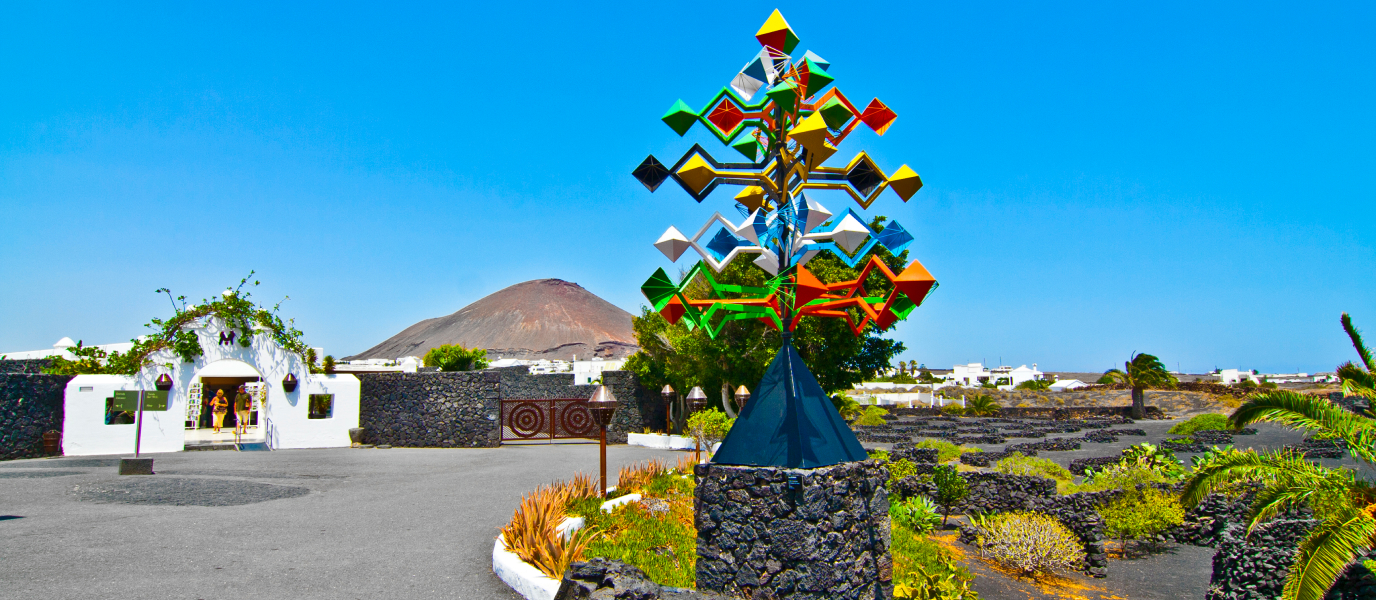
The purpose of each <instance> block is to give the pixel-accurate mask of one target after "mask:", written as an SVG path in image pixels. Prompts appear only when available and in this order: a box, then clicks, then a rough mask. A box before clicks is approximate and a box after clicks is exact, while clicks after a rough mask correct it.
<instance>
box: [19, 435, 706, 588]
mask: <svg viewBox="0 0 1376 600" xmlns="http://www.w3.org/2000/svg"><path fill="white" fill-rule="evenodd" d="M151 456H155V457H156V462H155V463H154V470H155V471H156V472H157V473H158V474H157V475H154V476H151V477H120V476H119V475H117V474H116V468H117V465H118V463H119V461H118V458H57V459H37V460H24V461H12V462H0V478H4V482H3V483H0V598H3V599H8V598H24V599H44V598H62V599H85V598H90V599H101V600H121V599H140V600H142V599H148V598H176V599H182V598H187V599H205V600H213V599H221V598H226V599H227V598H245V597H252V598H264V599H270V598H284V599H305V598H328V599H331V600H336V599H351V598H360V599H361V598H369V599H372V598H422V599H423V598H461V599H469V598H472V599H479V598H481V599H484V600H486V599H516V598H519V596H517V595H516V594H514V593H513V592H512V591H511V590H510V588H508V587H506V585H505V584H503V583H502V582H501V580H499V579H497V577H496V576H495V575H493V574H492V569H491V566H492V540H493V538H494V537H495V536H496V534H497V528H498V527H500V526H501V525H502V524H504V523H505V522H506V521H507V520H508V519H510V518H511V512H512V510H514V509H515V507H516V504H517V502H518V501H519V500H520V497H521V495H522V494H523V493H525V492H527V491H529V490H530V489H532V488H534V487H536V486H538V485H541V484H545V483H549V482H550V481H552V480H555V479H564V478H567V477H569V476H570V475H572V474H573V473H574V472H576V471H579V470H583V471H585V472H592V471H595V470H596V468H597V446H596V445H590V444H557V445H523V446H507V447H503V448H492V449H454V450H438V449H402V448H395V449H389V450H376V449H367V450H364V449H331V450H285V451H276V452H244V453H239V452H185V453H170V454H157V455H151ZM679 456H682V453H674V452H668V451H660V450H651V449H648V448H640V447H633V446H611V447H609V448H607V461H608V471H609V476H610V477H612V478H614V477H615V473H616V470H617V469H619V468H620V467H621V466H623V465H627V464H630V463H634V462H638V461H641V460H645V459H648V458H654V457H661V458H665V459H667V460H670V461H673V462H677V460H678V458H679Z"/></svg>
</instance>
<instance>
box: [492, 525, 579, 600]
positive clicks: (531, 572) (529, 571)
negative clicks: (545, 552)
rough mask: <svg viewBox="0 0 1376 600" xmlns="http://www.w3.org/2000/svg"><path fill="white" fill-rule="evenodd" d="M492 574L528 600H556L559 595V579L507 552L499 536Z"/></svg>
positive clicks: (493, 547) (493, 548)
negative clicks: (552, 577) (555, 597)
mask: <svg viewBox="0 0 1376 600" xmlns="http://www.w3.org/2000/svg"><path fill="white" fill-rule="evenodd" d="M561 526H562V525H561ZM492 572H493V573H495V574H496V575H497V577H498V578H499V579H501V580H502V582H503V583H505V584H507V585H509V586H511V589H513V590H516V593H518V594H520V595H522V596H524V597H525V598H526V600H554V595H555V594H558V593H559V581H558V580H557V579H551V578H549V577H546V576H545V574H544V573H541V572H540V570H539V569H537V568H535V567H533V566H531V565H530V564H529V563H527V562H526V561H523V560H521V557H519V556H517V555H516V553H515V552H511V551H509V550H507V549H506V544H505V543H503V542H502V537H501V536H497V540H496V543H495V544H493V546H492Z"/></svg>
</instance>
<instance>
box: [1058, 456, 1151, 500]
mask: <svg viewBox="0 0 1376 600" xmlns="http://www.w3.org/2000/svg"><path fill="white" fill-rule="evenodd" d="M1170 481H1171V480H1170V479H1168V478H1166V477H1165V476H1164V475H1162V474H1161V473H1160V472H1158V471H1156V470H1155V469H1151V468H1149V467H1146V466H1143V465H1141V464H1137V463H1129V464H1117V465H1109V466H1107V467H1104V468H1103V469H1099V470H1091V471H1087V472H1086V473H1085V479H1084V483H1081V484H1080V485H1069V486H1066V490H1065V491H1066V492H1067V493H1077V492H1102V491H1106V490H1124V491H1126V490H1136V489H1137V486H1140V485H1151V484H1158V483H1169V482H1170Z"/></svg>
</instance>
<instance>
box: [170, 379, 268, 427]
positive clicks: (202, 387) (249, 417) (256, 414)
mask: <svg viewBox="0 0 1376 600" xmlns="http://www.w3.org/2000/svg"><path fill="white" fill-rule="evenodd" d="M241 390H242V391H243V393H245V394H247V397H248V398H247V401H246V402H244V403H243V406H242V407H241V406H239V404H240V403H239V394H240V391H241ZM189 392H190V393H189V394H188V395H189V396H190V397H189V398H188V401H189V403H194V404H193V405H192V406H189V407H188V410H187V418H186V428H187V432H186V441H187V443H188V444H207V443H209V444H217V443H233V442H235V441H236V440H237V441H239V442H255V441H263V440H265V439H267V431H266V429H267V428H266V427H265V426H264V424H263V423H262V420H263V417H262V416H260V415H266V412H264V410H263V409H264V407H263V401H264V400H265V399H266V397H267V386H266V384H265V383H264V382H263V378H262V376H260V375H259V374H258V370H257V369H255V368H254V367H253V366H252V365H250V364H248V363H245V362H241V361H237V360H221V361H216V362H214V363H211V364H209V365H206V367H205V368H204V369H201V371H200V372H198V373H197V374H196V378H195V380H194V381H193V383H192V386H191V389H190V390H189ZM219 395H222V396H223V398H224V400H225V407H224V412H223V413H222V415H223V416H222V417H219V418H218V419H217V415H216V413H215V411H214V410H213V404H212V400H213V399H214V398H216V397H217V396H219ZM239 408H243V409H244V410H238V409H239ZM217 420H218V421H219V425H220V427H219V428H218V429H219V431H218V432H217V431H216V427H215V425H216V424H217V423H216V421H217ZM240 425H243V428H242V431H243V433H242V434H241V435H240V436H239V437H238V438H236V437H235V431H236V429H238V428H239V426H240Z"/></svg>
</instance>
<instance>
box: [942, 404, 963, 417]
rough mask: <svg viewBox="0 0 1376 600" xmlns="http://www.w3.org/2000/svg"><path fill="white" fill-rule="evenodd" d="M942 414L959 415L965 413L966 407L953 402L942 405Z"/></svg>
mask: <svg viewBox="0 0 1376 600" xmlns="http://www.w3.org/2000/svg"><path fill="white" fill-rule="evenodd" d="M941 414H943V415H950V416H953V417H959V416H961V415H964V414H965V407H964V406H961V405H959V404H956V403H954V402H952V403H951V404H947V405H946V406H943V407H941Z"/></svg>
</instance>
